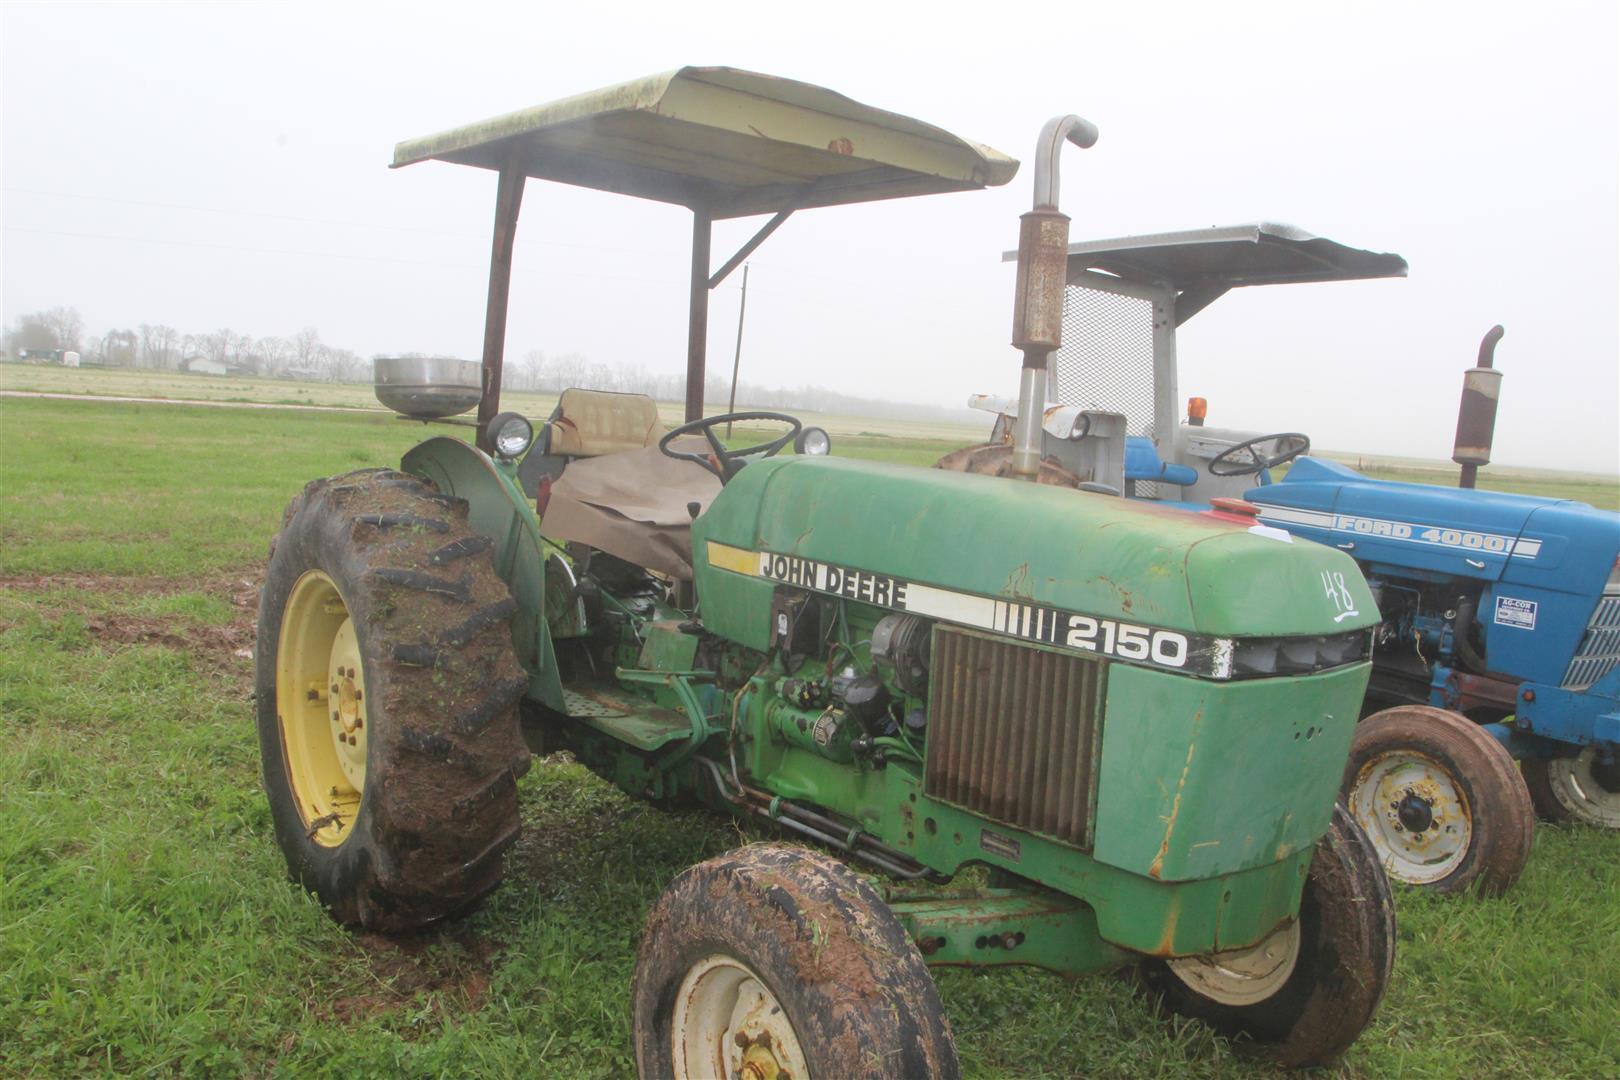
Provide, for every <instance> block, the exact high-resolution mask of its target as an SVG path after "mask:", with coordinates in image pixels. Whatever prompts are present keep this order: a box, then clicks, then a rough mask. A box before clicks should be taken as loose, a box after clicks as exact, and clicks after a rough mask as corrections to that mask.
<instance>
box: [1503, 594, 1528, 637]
mask: <svg viewBox="0 0 1620 1080" xmlns="http://www.w3.org/2000/svg"><path fill="white" fill-rule="evenodd" d="M1496 625H1497V626H1515V627H1518V628H1519V629H1520V630H1534V629H1535V628H1536V602H1535V601H1534V600H1518V599H1515V598H1514V597H1511V596H1498V597H1497V598H1496Z"/></svg>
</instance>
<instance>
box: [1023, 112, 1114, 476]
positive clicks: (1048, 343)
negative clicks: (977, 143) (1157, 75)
mask: <svg viewBox="0 0 1620 1080" xmlns="http://www.w3.org/2000/svg"><path fill="white" fill-rule="evenodd" d="M1065 141H1067V142H1072V143H1074V145H1076V146H1078V147H1080V148H1082V149H1085V148H1086V147H1089V146H1091V145H1093V144H1094V143H1096V141H1097V126H1096V125H1095V124H1093V123H1091V122H1090V121H1087V120H1082V119H1081V118H1080V117H1078V116H1074V115H1069V116H1056V117H1053V118H1052V119H1051V120H1048V121H1047V122H1046V126H1045V127H1043V128H1041V136H1040V142H1039V143H1038V144H1037V146H1036V147H1035V207H1034V209H1032V210H1031V211H1030V212H1029V213H1027V214H1024V215H1023V216H1022V217H1020V218H1019V219H1018V284H1017V286H1016V290H1017V291H1016V295H1015V296H1014V298H1013V337H1012V343H1013V348H1015V349H1018V350H1020V351H1021V352H1023V354H1024V367H1023V372H1022V374H1021V375H1020V377H1019V380H1018V420H1017V422H1016V423H1015V424H1014V426H1013V472H1014V474H1015V475H1017V476H1019V477H1021V478H1023V479H1026V480H1034V479H1035V477H1036V474H1037V473H1038V472H1039V471H1040V466H1041V419H1042V416H1043V415H1044V414H1045V412H1046V370H1047V358H1048V357H1050V356H1051V354H1052V353H1053V352H1054V351H1055V350H1056V349H1057V347H1058V346H1059V345H1061V344H1062V343H1063V289H1064V286H1065V285H1066V284H1068V268H1069V218H1068V215H1067V214H1064V213H1061V212H1060V211H1059V210H1058V158H1059V156H1060V153H1061V151H1062V149H1063V144H1064V142H1065Z"/></svg>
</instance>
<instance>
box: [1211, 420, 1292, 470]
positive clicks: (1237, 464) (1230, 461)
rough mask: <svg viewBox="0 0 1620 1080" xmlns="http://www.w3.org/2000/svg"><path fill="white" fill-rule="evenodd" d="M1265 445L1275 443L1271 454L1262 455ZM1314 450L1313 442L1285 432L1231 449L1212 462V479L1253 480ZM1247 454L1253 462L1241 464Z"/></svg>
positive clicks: (1224, 451)
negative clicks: (1214, 477)
mask: <svg viewBox="0 0 1620 1080" xmlns="http://www.w3.org/2000/svg"><path fill="white" fill-rule="evenodd" d="M1261 443H1275V444H1276V445H1275V447H1273V449H1272V451H1271V453H1270V454H1263V453H1261V452H1260V444H1261ZM1310 448H1311V440H1310V439H1309V438H1308V437H1307V436H1304V435H1301V434H1300V433H1299V432H1297V431H1284V432H1281V433H1279V434H1276V435H1261V436H1259V437H1257V438H1253V439H1249V440H1247V441H1246V442H1240V443H1238V444H1237V445H1236V446H1228V447H1227V448H1226V449H1225V450H1222V451H1221V452H1220V453H1218V454H1216V455H1215V456H1214V457H1212V458H1210V459H1209V475H1211V476H1251V475H1253V474H1254V473H1262V472H1265V471H1266V470H1267V469H1270V468H1273V467H1274V466H1277V465H1281V464H1282V463H1283V462H1285V461H1293V460H1294V459H1295V458H1297V457H1299V455H1301V454H1303V453H1305V452H1306V451H1308V450H1310ZM1240 453H1247V454H1248V456H1249V460H1247V461H1239V460H1238V459H1237V457H1238V454H1240Z"/></svg>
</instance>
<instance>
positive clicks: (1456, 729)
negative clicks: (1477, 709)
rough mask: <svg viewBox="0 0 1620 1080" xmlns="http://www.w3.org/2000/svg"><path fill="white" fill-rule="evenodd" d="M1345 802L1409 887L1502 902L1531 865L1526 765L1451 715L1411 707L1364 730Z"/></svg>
mask: <svg viewBox="0 0 1620 1080" xmlns="http://www.w3.org/2000/svg"><path fill="white" fill-rule="evenodd" d="M1341 798H1342V799H1343V801H1344V803H1345V805H1346V806H1348V807H1349V808H1350V812H1351V814H1353V815H1354V816H1355V819H1356V821H1357V823H1359V824H1360V825H1361V827H1362V828H1363V829H1365V830H1366V831H1367V835H1368V837H1369V838H1370V839H1371V840H1372V842H1373V846H1374V847H1375V848H1377V850H1378V857H1379V859H1380V860H1381V861H1382V862H1383V864H1384V869H1385V871H1387V872H1388V874H1389V876H1390V877H1391V878H1393V879H1395V880H1396V881H1400V882H1403V883H1405V884H1408V885H1419V886H1422V887H1424V888H1427V889H1431V890H1433V891H1435V892H1439V893H1455V892H1463V891H1465V890H1467V889H1470V888H1476V887H1477V888H1478V889H1479V890H1480V892H1482V893H1484V894H1485V895H1487V896H1500V895H1501V894H1502V893H1504V892H1506V891H1507V890H1508V889H1509V888H1511V887H1512V885H1513V883H1514V882H1515V881H1517V880H1518V879H1519V874H1520V873H1522V872H1523V870H1524V866H1525V863H1526V862H1527V861H1528V860H1529V858H1530V847H1531V844H1532V842H1533V841H1534V839H1535V824H1536V819H1535V812H1534V809H1533V808H1532V806H1531V804H1530V792H1529V790H1528V789H1527V788H1526V787H1525V781H1524V777H1522V776H1521V775H1520V774H1519V768H1518V764H1517V763H1516V762H1515V761H1514V760H1513V756H1512V755H1511V754H1509V753H1508V752H1507V749H1506V748H1505V747H1503V746H1502V744H1501V743H1499V742H1497V741H1496V740H1495V739H1493V738H1491V736H1490V735H1489V734H1487V733H1486V732H1485V731H1484V730H1482V729H1481V728H1480V727H1479V725H1477V724H1475V723H1474V722H1473V721H1472V720H1469V719H1468V718H1467V717H1464V716H1459V715H1458V714H1457V713H1454V712H1448V711H1447V710H1445V709H1436V708H1432V707H1430V706H1428V705H1401V706H1397V707H1396V708H1393V709H1385V710H1384V711H1383V712H1380V713H1374V714H1373V715H1372V716H1369V717H1368V718H1367V719H1365V720H1363V721H1362V722H1361V723H1360V724H1358V725H1357V726H1356V731H1355V736H1354V738H1353V739H1352V740H1351V744H1350V763H1349V765H1348V766H1347V767H1346V768H1345V773H1344V784H1343V787H1342V790H1341Z"/></svg>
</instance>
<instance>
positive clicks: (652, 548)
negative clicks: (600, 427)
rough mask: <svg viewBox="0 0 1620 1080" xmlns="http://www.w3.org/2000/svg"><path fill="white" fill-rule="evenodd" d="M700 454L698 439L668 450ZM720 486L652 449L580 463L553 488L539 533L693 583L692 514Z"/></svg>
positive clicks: (704, 471) (677, 443) (686, 463)
mask: <svg viewBox="0 0 1620 1080" xmlns="http://www.w3.org/2000/svg"><path fill="white" fill-rule="evenodd" d="M672 445H673V446H674V447H675V448H676V449H678V450H685V451H690V452H696V453H701V452H703V451H704V449H705V448H706V447H707V446H708V443H707V442H705V441H704V440H703V439H702V438H700V437H697V436H685V437H683V438H680V439H677V440H676V441H675V442H674V443H673V444H672ZM718 494H720V481H719V479H718V478H717V477H716V476H715V475H714V474H713V473H711V472H710V471H709V470H708V469H705V468H704V467H703V466H701V465H698V464H695V463H693V462H691V461H681V460H677V459H675V458H672V457H670V456H669V455H668V454H666V453H664V452H663V451H662V450H660V449H658V447H657V446H639V447H636V448H635V449H633V450H625V451H622V452H620V453H617V454H604V455H601V456H599V457H594V458H585V459H582V460H579V461H576V462H574V463H573V464H571V465H569V466H568V468H567V470H566V471H564V472H563V474H562V477H561V478H560V479H558V480H557V481H556V483H555V484H553V485H552V488H551V492H550V494H549V496H548V497H547V500H546V507H545V510H544V512H543V514H542V516H541V519H540V532H541V534H542V535H544V536H545V537H546V538H547V539H548V540H551V541H553V542H554V543H558V544H566V543H578V544H585V545H587V546H588V547H593V548H596V549H597V550H599V551H605V552H607V553H608V554H609V555H612V556H615V557H616V558H620V559H623V560H624V561H625V562H627V563H631V564H633V565H635V566H640V567H644V568H645V569H648V570H653V571H656V572H657V573H660V574H663V575H664V576H666V577H670V578H674V579H675V580H677V581H690V580H691V579H692V517H693V515H692V507H693V506H694V505H696V507H697V509H698V512H699V513H701V512H702V511H703V510H704V509H706V508H707V507H708V505H709V502H710V500H712V499H713V498H714V497H715V496H716V495H718Z"/></svg>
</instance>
